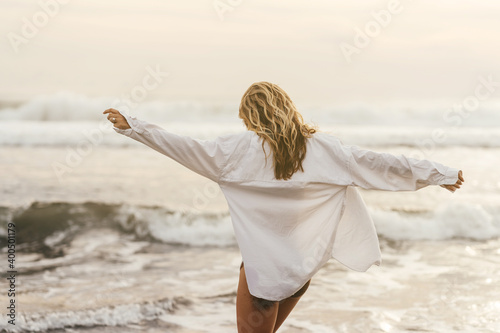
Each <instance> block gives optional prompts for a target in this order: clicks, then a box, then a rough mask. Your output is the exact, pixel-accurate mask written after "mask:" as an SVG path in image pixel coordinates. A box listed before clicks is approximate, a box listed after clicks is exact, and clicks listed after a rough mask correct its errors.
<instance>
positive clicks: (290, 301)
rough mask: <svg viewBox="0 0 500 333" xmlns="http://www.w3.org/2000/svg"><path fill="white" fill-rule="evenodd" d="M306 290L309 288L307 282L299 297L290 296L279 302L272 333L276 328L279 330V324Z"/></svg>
mask: <svg viewBox="0 0 500 333" xmlns="http://www.w3.org/2000/svg"><path fill="white" fill-rule="evenodd" d="M307 288H309V281H308V282H307V283H306V285H305V286H304V287H302V289H301V290H300V293H299V294H300V295H297V296H295V297H294V296H291V297H288V298H286V299H284V300H282V301H280V302H279V307H278V316H277V317H276V323H275V324H274V331H273V332H276V331H277V330H278V328H280V326H281V324H283V322H284V321H285V319H286V318H287V317H288V315H289V314H290V312H292V310H293V308H294V307H295V305H297V303H298V302H299V300H300V298H301V297H302V295H303V294H304V293H305V292H306V290H307Z"/></svg>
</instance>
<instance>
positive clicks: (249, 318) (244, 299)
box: [236, 265, 279, 333]
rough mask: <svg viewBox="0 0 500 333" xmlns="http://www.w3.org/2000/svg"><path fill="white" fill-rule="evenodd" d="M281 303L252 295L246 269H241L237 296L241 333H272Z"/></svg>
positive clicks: (237, 312) (238, 323)
mask: <svg viewBox="0 0 500 333" xmlns="http://www.w3.org/2000/svg"><path fill="white" fill-rule="evenodd" d="M278 308H279V302H277V301H268V300H264V299H261V298H257V297H254V296H252V295H251V294H250V291H249V290H248V285H247V279H246V276H245V268H244V267H243V265H242V267H240V280H239V283H238V294H237V296H236V318H237V326H238V332H239V333H252V332H259V333H267V332H269V333H271V332H273V330H274V325H275V323H276V318H277V315H278Z"/></svg>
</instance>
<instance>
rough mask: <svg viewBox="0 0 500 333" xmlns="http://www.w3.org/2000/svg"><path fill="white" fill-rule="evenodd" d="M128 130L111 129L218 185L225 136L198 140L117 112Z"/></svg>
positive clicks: (223, 154) (223, 158)
mask: <svg viewBox="0 0 500 333" xmlns="http://www.w3.org/2000/svg"><path fill="white" fill-rule="evenodd" d="M121 114H122V115H123V116H124V117H125V119H126V120H127V122H128V124H129V126H130V128H128V129H119V128H116V127H113V129H114V130H115V131H116V132H117V133H120V134H123V135H125V136H128V137H130V138H132V139H134V140H136V141H139V142H141V143H143V144H145V145H146V146H148V147H150V148H153V149H154V150H156V151H158V152H160V153H162V154H163V155H166V156H168V157H170V158H171V159H173V160H175V161H176V162H178V163H180V164H182V165H183V166H185V167H187V168H188V169H190V170H192V171H194V172H196V173H198V174H200V175H202V176H204V177H206V178H208V179H211V180H213V181H215V182H218V181H219V179H220V177H221V174H222V169H223V167H224V165H225V163H226V160H227V158H226V155H227V154H226V151H227V149H225V148H226V145H227V142H226V141H227V140H225V139H226V138H228V137H229V136H220V137H218V138H217V139H215V140H198V139H193V138H190V137H188V136H182V135H177V134H174V133H170V132H168V131H166V130H165V129H163V128H161V127H160V126H157V125H154V124H151V123H148V122H146V121H143V120H139V119H137V118H135V117H131V116H129V115H127V114H125V113H121Z"/></svg>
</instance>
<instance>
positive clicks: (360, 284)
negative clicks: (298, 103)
mask: <svg viewBox="0 0 500 333" xmlns="http://www.w3.org/2000/svg"><path fill="white" fill-rule="evenodd" d="M32 109H33V108H30V110H32ZM206 110H208V111H203V112H202V111H200V112H199V114H198V115H197V117H196V119H195V120H194V121H193V120H191V119H183V118H182V117H179V118H177V119H176V120H175V121H173V122H170V121H168V119H167V116H162V115H158V114H159V113H149V114H148V113H147V112H146V113H143V114H139V115H138V117H142V119H145V120H151V121H153V122H155V123H158V124H159V125H161V126H163V127H164V128H167V129H168V130H171V131H173V132H176V133H182V134H186V135H191V136H193V137H198V138H202V139H210V138H215V137H216V136H218V135H222V134H227V133H236V132H238V131H243V130H245V129H244V128H243V126H242V124H241V122H240V121H239V120H238V119H237V118H236V117H235V116H234V115H233V116H231V115H230V114H229V112H232V111H231V110H228V111H227V112H228V113H224V112H222V114H221V113H220V108H218V109H217V110H219V111H217V112H218V113H217V112H212V113H210V112H211V111H210V110H211V109H210V108H207V109H206ZM96 111H97V110H96ZM16 112H17V113H16ZM16 112H14V109H11V110H10V111H9V110H4V113H2V112H0V116H1V115H2V114H3V117H4V118H3V121H2V122H1V123H0V129H1V130H0V133H1V134H0V143H1V145H2V146H1V147H2V148H1V150H0V173H1V174H2V177H1V180H0V184H1V186H0V219H1V221H2V225H1V227H0V236H1V237H2V238H1V241H2V243H1V244H2V250H1V256H2V261H1V267H2V272H3V274H4V275H3V276H2V277H3V279H2V283H1V284H0V285H1V288H2V290H6V287H7V282H6V280H5V278H4V277H5V276H6V273H5V272H6V271H7V265H6V264H7V254H8V253H7V247H6V246H5V244H7V239H8V237H7V235H8V231H7V229H8V228H7V224H8V223H13V224H15V230H16V262H15V264H16V267H15V268H16V270H17V276H16V295H15V301H16V305H17V307H16V325H15V326H14V325H8V324H5V323H7V318H6V317H5V313H2V316H3V317H2V323H1V325H2V326H1V327H2V329H3V330H4V331H7V332H152V333H154V332H235V331H236V315H235V299H236V289H237V281H238V273H239V265H240V263H241V256H240V253H239V250H238V246H237V244H236V241H235V238H234V234H233V230H232V225H231V219H230V216H229V214H228V211H227V204H226V202H225V199H224V197H223V195H222V193H221V192H220V190H219V188H218V186H217V184H215V183H213V182H212V181H210V180H208V179H206V178H203V177H201V176H199V175H197V174H195V173H193V172H191V171H189V170H188V169H185V168H184V167H182V166H181V165H179V164H177V163H176V162H173V161H171V160H169V159H168V158H167V157H165V156H163V155H161V154H159V153H157V152H155V151H153V150H151V149H149V148H147V147H146V146H143V145H141V144H139V143H137V142H134V141H133V140H131V139H130V138H127V137H125V136H121V135H119V134H117V133H115V132H114V131H113V130H112V129H111V128H110V127H105V126H104V125H103V124H104V123H103V122H102V121H100V120H99V119H100V117H101V115H100V114H98V113H97V112H96V114H95V115H92V116H91V117H89V118H90V119H83V120H81V119H58V118H57V117H58V115H57V114H52V115H51V114H50V113H49V114H48V116H47V115H46V116H47V117H48V119H45V120H40V119H37V118H36V117H37V115H38V113H36V112H35V113H33V114H31V115H30V113H29V112H28V111H26V113H25V114H24V115H23V116H19V115H20V114H21V113H20V112H19V109H17V111H16ZM101 112H102V111H101ZM234 112H235V113H236V111H234ZM16 114H17V115H18V116H17V118H16ZM162 117H165V118H162ZM214 117H219V118H216V119H215V120H214ZM221 119H222V120H221ZM327 120H328V119H325V120H324V122H323V123H320V124H319V125H320V128H322V129H324V130H325V131H329V132H331V133H332V134H335V135H338V136H339V137H340V138H341V139H342V140H343V141H344V142H345V143H346V144H356V145H360V146H362V147H366V148H368V149H372V150H375V151H380V152H389V153H393V154H413V155H415V156H416V155H418V154H420V155H422V156H424V157H427V158H430V159H433V160H436V161H439V162H441V163H443V164H445V165H449V166H452V167H457V168H460V169H462V170H463V171H464V177H465V179H466V182H465V184H464V186H463V189H461V190H459V191H457V192H456V193H453V194H452V193H449V192H448V191H446V190H444V189H443V188H440V187H427V188H424V189H421V190H419V191H417V192H385V191H367V190H360V192H361V195H362V197H363V199H364V200H365V202H366V203H367V205H368V208H369V210H370V213H371V215H372V217H373V219H374V222H375V225H376V228H377V231H378V234H379V237H380V243H381V250H382V265H381V266H373V267H371V268H370V269H369V270H368V271H367V272H355V271H352V270H350V269H348V268H346V267H344V266H342V265H341V264H340V263H339V262H337V261H335V260H334V259H331V260H330V261H329V262H328V263H327V264H326V265H325V266H324V267H323V268H322V269H321V270H320V271H319V272H318V273H317V275H315V276H314V277H313V279H312V281H311V285H310V287H309V290H308V291H307V292H306V294H305V295H304V296H303V298H302V299H301V300H300V302H299V304H298V305H297V307H296V309H295V310H294V311H293V312H292V314H291V315H290V317H289V318H288V319H287V321H286V322H285V324H284V325H283V326H282V328H281V329H280V330H279V332H284V333H291V332H498V331H500V320H499V319H498V318H500V301H499V300H500V288H498V285H499V283H500V268H499V267H500V265H499V264H500V238H499V237H500V219H499V218H498V216H500V215H499V213H500V181H499V179H500V174H499V171H498V168H497V165H498V164H499V162H500V144H499V142H500V141H498V137H500V133H499V129H498V127H494V126H491V124H490V123H491V122H490V123H488V122H487V121H485V123H484V124H483V125H482V127H479V126H477V125H475V126H469V127H464V128H449V129H447V131H448V132H447V133H448V134H449V136H448V140H447V141H445V142H440V143H437V144H436V146H435V147H433V149H432V152H430V150H427V151H423V150H422V147H421V146H419V145H418V142H422V141H423V140H425V138H427V137H428V135H429V133H431V132H432V130H433V128H434V127H433V126H431V125H430V124H432V121H430V122H429V123H428V124H425V122H424V123H422V124H418V126H413V127H395V126H389V125H386V126H384V125H382V124H371V125H364V126H362V125H355V124H348V123H347V121H346V122H345V124H333V123H331V122H330V123H329V122H327ZM220 121H224V123H223V126H221V123H220ZM322 124H323V126H322ZM464 137H466V138H467V139H466V140H465V139H464ZM424 153H425V154H424ZM9 299H10V298H9V297H8V296H7V293H6V292H2V293H1V294H0V304H1V305H2V307H5V306H4V305H6V304H8V302H9Z"/></svg>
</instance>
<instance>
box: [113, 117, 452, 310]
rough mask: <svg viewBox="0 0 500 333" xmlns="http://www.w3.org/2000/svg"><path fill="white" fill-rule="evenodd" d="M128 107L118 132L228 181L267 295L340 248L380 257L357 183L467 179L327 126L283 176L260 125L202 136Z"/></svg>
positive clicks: (246, 256) (261, 291) (352, 256)
mask: <svg viewBox="0 0 500 333" xmlns="http://www.w3.org/2000/svg"><path fill="white" fill-rule="evenodd" d="M123 115H124V116H125V118H126V119H127V121H128V123H129V125H130V127H131V128H130V129H126V130H122V129H118V128H116V127H115V128H114V129H115V131H116V132H118V133H120V134H124V135H126V136H129V137H131V138H132V139H134V140H137V141H139V142H142V143H143V144H145V145H147V146H149V147H151V148H153V149H155V150H157V151H158V152H160V153H162V154H164V155H166V156H168V157H170V158H172V159H173V160H175V161H177V162H179V163H180V164H182V165H184V166H185V167H187V168H189V169H191V170H192V171H194V172H196V173H198V174H200V175H202V176H204V177H207V178H209V179H211V180H213V181H214V182H217V183H218V184H219V186H220V188H221V190H222V192H223V194H224V196H225V198H226V200H227V203H228V207H229V213H230V216H231V220H232V224H233V228H234V232H235V236H236V240H237V242H238V246H239V248H240V251H241V255H242V258H243V262H244V263H245V273H246V277H247V283H248V288H249V291H250V293H251V294H252V295H253V296H255V297H259V298H264V299H267V300H273V301H278V300H282V299H284V298H287V297H289V296H291V295H293V294H294V293H295V292H297V291H298V290H299V289H300V288H301V287H302V286H303V285H304V284H305V283H306V282H307V281H308V280H309V279H310V278H311V277H312V276H313V275H314V274H315V273H316V272H317V271H318V270H319V269H320V268H321V267H322V266H323V265H324V264H325V263H326V262H327V261H328V260H329V259H330V258H332V257H333V258H335V259H336V260H338V261H339V262H341V263H342V264H344V265H345V266H347V267H349V268H350V269H353V270H356V271H366V270H367V269H368V268H369V267H370V266H371V265H373V264H376V265H379V264H380V262H381V255H380V247H379V242H378V236H377V233H376V230H375V227H374V224H373V221H372V219H371V218H370V216H369V214H368V212H367V208H366V206H365V203H364V202H363V200H362V198H361V196H360V195H359V193H358V191H357V189H356V188H355V187H356V186H359V187H361V188H364V189H379V190H390V191H400V190H410V191H412V190H417V189H420V188H422V187H425V186H427V185H442V184H455V183H456V181H457V180H458V170H457V169H453V168H449V167H446V166H444V165H442V164H439V163H436V162H432V161H428V160H416V159H411V158H407V157H405V156H403V155H400V156H395V155H391V154H386V153H376V152H373V151H369V150H363V149H360V148H358V147H356V146H347V145H343V144H342V143H341V142H340V140H339V139H338V138H336V137H334V136H332V135H330V134H326V133H322V132H317V133H315V134H313V135H312V138H309V139H308V140H307V153H306V157H305V159H304V161H303V163H302V165H303V168H304V172H301V171H298V172H296V173H294V174H293V176H292V178H291V179H289V180H277V179H275V177H274V170H273V166H272V164H273V163H272V158H273V157H272V154H271V155H270V156H269V157H268V160H267V164H266V161H265V153H264V151H263V149H262V141H261V140H262V139H261V138H260V137H259V136H258V135H257V134H256V133H255V132H252V131H245V132H242V133H238V134H230V135H224V136H220V137H218V138H216V139H215V140H197V139H193V138H190V137H188V136H181V135H177V134H174V133H170V132H168V131H165V130H164V129H162V128H161V127H159V126H156V125H153V124H150V123H147V122H145V121H142V120H139V119H137V118H135V117H130V116H128V115H126V114H123ZM265 148H266V153H268V154H269V152H270V150H269V149H270V147H269V145H268V144H267V143H265Z"/></svg>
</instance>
